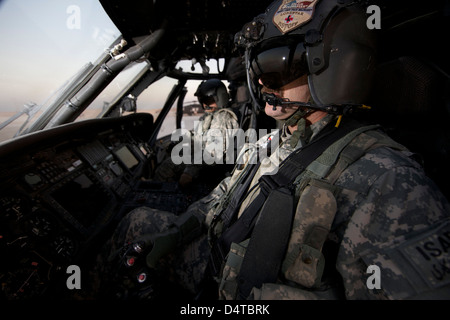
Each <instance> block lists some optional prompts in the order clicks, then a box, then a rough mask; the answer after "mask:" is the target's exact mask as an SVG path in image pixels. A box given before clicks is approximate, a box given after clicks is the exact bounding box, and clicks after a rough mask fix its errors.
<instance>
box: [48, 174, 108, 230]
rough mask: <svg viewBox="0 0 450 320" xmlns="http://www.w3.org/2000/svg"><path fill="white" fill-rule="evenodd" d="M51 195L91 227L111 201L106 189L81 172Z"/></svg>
mask: <svg viewBox="0 0 450 320" xmlns="http://www.w3.org/2000/svg"><path fill="white" fill-rule="evenodd" d="M51 197H53V199H55V200H56V202H58V203H59V204H60V205H61V206H62V207H63V208H64V209H65V210H66V211H67V212H69V213H70V214H71V215H72V216H73V217H74V218H75V219H77V220H78V222H80V223H81V224H82V225H84V226H85V227H89V226H90V225H91V224H92V222H93V221H94V220H95V219H96V218H97V217H98V215H99V213H100V212H102V210H103V209H104V208H105V206H106V204H107V202H108V201H109V196H108V194H107V193H106V191H104V190H102V189H101V188H100V187H99V186H98V185H96V184H95V183H94V182H93V181H92V180H91V179H90V178H89V177H88V176H87V175H85V174H81V175H79V176H78V177H76V178H75V179H73V180H71V181H70V182H68V183H66V184H65V185H63V186H62V187H61V188H59V189H57V190H55V191H54V192H53V193H52V194H51Z"/></svg>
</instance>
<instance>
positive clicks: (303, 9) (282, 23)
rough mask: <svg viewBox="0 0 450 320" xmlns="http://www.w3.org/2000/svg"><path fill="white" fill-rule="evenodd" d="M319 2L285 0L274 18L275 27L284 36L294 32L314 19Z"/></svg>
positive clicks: (312, 0) (315, 0) (311, 0)
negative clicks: (315, 8)
mask: <svg viewBox="0 0 450 320" xmlns="http://www.w3.org/2000/svg"><path fill="white" fill-rule="evenodd" d="M316 2H317V0H308V1H306V0H305V1H303V0H284V1H283V2H282V3H281V5H280V7H279V8H278V10H277V11H276V12H275V14H274V16H273V23H274V25H275V26H276V27H277V28H278V30H280V31H281V32H282V33H283V34H284V33H286V32H289V31H292V30H294V29H296V28H298V27H300V26H302V25H303V24H305V23H306V22H308V21H309V20H311V18H312V17H313V14H314V6H315V5H316Z"/></svg>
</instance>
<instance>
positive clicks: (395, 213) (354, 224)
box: [118, 115, 450, 299]
mask: <svg viewBox="0 0 450 320" xmlns="http://www.w3.org/2000/svg"><path fill="white" fill-rule="evenodd" d="M333 120H334V117H333V116H331V115H328V116H327V117H325V118H324V119H323V120H321V121H319V122H317V123H315V124H313V125H312V126H311V127H310V128H309V129H310V130H309V134H307V135H306V136H303V137H302V136H300V138H299V136H298V135H296V134H294V135H290V134H289V133H288V132H287V131H286V130H285V129H284V130H282V133H281V144H280V147H279V152H276V153H273V154H272V155H271V156H270V158H271V161H270V163H268V162H266V165H261V167H260V169H259V172H258V173H257V174H256V176H255V178H254V180H253V182H252V185H253V184H254V183H255V182H256V181H257V178H258V177H259V176H261V175H262V174H264V173H268V172H270V171H271V170H273V168H274V167H273V164H276V163H277V162H276V161H275V159H274V158H276V157H278V158H279V159H280V160H283V159H285V158H286V157H287V156H288V155H289V154H290V153H291V152H292V151H293V150H294V149H296V148H298V147H299V146H301V145H302V144H303V143H308V140H309V139H310V138H311V137H313V136H314V135H316V134H317V133H318V132H319V131H320V130H321V129H322V128H323V127H324V126H325V125H326V124H327V123H329V122H330V121H333ZM270 137H272V135H268V136H265V137H263V138H261V139H260V140H259V141H258V143H257V144H258V145H259V146H264V145H265V144H266V143H267V141H268V139H269V138H270ZM383 137H385V135H384V134H383V133H380V132H378V131H375V130H372V131H368V132H365V133H361V134H359V135H358V136H356V137H355V138H354V139H353V140H352V141H351V143H350V144H349V150H350V151H351V150H352V149H355V150H357V149H362V150H367V152H365V153H364V154H363V155H362V156H361V157H359V158H358V159H357V160H356V161H348V159H344V158H345V157H341V158H339V159H338V161H337V163H335V162H333V161H331V162H329V164H328V165H329V166H331V167H332V168H333V170H331V171H330V172H329V173H328V176H327V177H326V178H327V181H331V182H332V183H328V182H327V181H324V180H323V179H315V177H316V176H315V175H314V172H313V171H314V170H317V171H320V170H321V168H322V166H323V164H322V166H321V165H320V164H318V163H316V164H315V169H314V170H313V171H307V172H306V173H305V174H302V175H303V176H300V177H298V179H297V180H296V182H295V185H296V196H297V197H296V199H297V200H298V205H297V209H296V212H295V217H294V222H293V228H292V231H291V236H290V240H289V245H288V249H287V252H286V255H285V258H284V261H283V263H282V269H281V275H280V277H279V278H278V281H277V282H276V283H265V284H263V285H262V287H261V288H253V290H252V292H251V294H250V297H249V298H251V299H338V298H346V299H403V298H426V297H432V298H449V295H450V290H449V289H448V288H449V282H450V274H449V270H450V259H449V255H448V249H450V229H449V212H450V206H449V203H448V202H447V200H446V199H445V197H444V196H443V195H442V194H441V193H440V191H439V190H438V189H437V187H436V186H435V185H434V183H433V182H432V181H430V180H429V179H428V178H427V177H426V176H425V174H424V172H423V170H422V168H421V167H420V166H419V165H418V164H417V163H416V162H415V161H414V160H412V159H410V157H409V156H410V155H411V153H410V152H408V151H407V150H405V149H404V148H403V149H402V148H401V147H399V148H398V150H397V149H395V148H390V147H386V146H383V145H382V144H381V145H379V144H377V141H378V140H377V139H383ZM386 139H387V138H386ZM293 140H294V141H293ZM368 146H370V147H368ZM255 149H256V148H252V146H249V147H248V148H247V149H246V150H244V151H243V154H241V155H240V156H241V157H244V158H245V159H250V158H251V154H252V153H253V152H254V150H255ZM342 163H346V165H342ZM308 168H309V167H308ZM246 169H247V166H246V165H243V166H237V167H236V169H235V171H234V173H233V175H232V176H231V177H228V178H226V179H224V180H223V181H222V182H221V183H220V184H219V185H218V186H217V187H216V188H215V189H214V190H213V191H212V192H211V194H210V195H208V196H207V197H205V198H203V199H201V200H199V201H198V202H196V203H194V204H192V205H191V207H190V208H189V209H188V210H190V211H192V212H195V214H201V215H203V216H206V218H205V223H206V225H208V226H212V225H211V221H212V219H213V217H214V216H215V215H216V214H217V213H218V212H219V211H220V210H221V209H220V208H221V206H223V205H224V203H225V205H226V198H227V197H228V196H229V195H230V194H231V193H232V192H233V187H234V185H235V183H236V181H238V180H239V177H241V176H242V173H243V172H245V171H246ZM308 174H309V175H310V176H309V177H307V176H305V175H308ZM257 192H259V191H258V189H255V190H254V191H253V192H251V193H250V194H249V195H248V196H247V198H246V199H245V200H244V203H243V204H242V206H241V208H240V212H242V210H243V208H245V207H247V206H248V204H249V203H250V202H251V200H252V199H253V198H254V197H255V194H256V193H257ZM142 210H144V209H137V210H135V211H134V212H132V213H131V214H130V215H129V216H128V217H127V218H126V220H125V221H124V222H123V223H122V224H121V228H122V229H123V230H127V232H134V231H133V230H136V228H135V227H134V226H133V224H134V222H133V221H136V220H139V221H140V222H139V223H138V225H139V226H141V225H142V226H143V225H145V224H147V223H149V224H153V223H152V222H151V221H152V220H153V219H154V218H153V216H154V215H153V214H147V213H146V214H144V215H143V216H142V215H141V214H142V213H143V212H153V211H152V210H150V211H149V210H148V209H145V211H142ZM136 217H138V219H136ZM330 217H331V218H330ZM315 225H319V226H325V227H326V228H327V229H328V232H327V234H326V239H324V241H325V240H326V241H325V243H324V244H323V243H322V244H321V245H320V247H319V248H314V246H311V245H309V243H308V242H307V241H305V239H307V237H308V232H309V231H310V230H311V227H314V226H315ZM141 232H146V231H145V230H139V232H138V233H141ZM149 232H150V231H149ZM210 232H214V230H213V229H212V230H210ZM133 236H134V235H133ZM133 236H131V238H133ZM122 244H123V242H122V241H119V243H118V245H122ZM247 244H248V240H246V241H244V242H243V243H239V244H236V243H233V244H232V246H231V250H230V254H229V255H228V258H227V261H226V263H225V266H224V268H223V272H222V279H221V281H220V284H219V296H220V298H223V299H234V298H236V287H237V285H238V284H237V274H238V272H239V268H240V265H241V263H242V259H243V257H244V255H245V248H246V246H247ZM200 245H201V246H202V247H203V249H204V251H203V252H202V249H199V246H200ZM322 245H323V247H322ZM205 248H206V246H205V239H204V238H203V237H202V238H201V239H199V240H198V241H197V242H194V243H190V244H187V245H186V246H185V247H183V248H182V251H183V252H184V253H190V256H189V257H188V260H186V261H187V262H186V264H185V265H183V268H184V270H182V272H183V276H180V277H179V279H184V280H182V281H186V280H188V279H189V280H190V283H189V285H187V287H189V288H190V289H191V290H196V288H197V287H198V281H199V280H200V279H201V278H202V275H203V270H204V268H205V267H206V261H207V259H208V258H207V255H208V254H209V249H205ZM305 255H306V256H308V257H309V258H308V259H305ZM183 258H186V255H183ZM191 262H192V265H193V266H196V267H195V268H186V265H189V264H190V263H191ZM371 265H376V266H378V267H379V268H380V271H381V274H380V277H381V288H379V289H378V288H377V287H375V288H373V287H372V289H371V288H370V287H369V285H368V283H369V281H370V279H369V276H371V273H367V270H368V266H371ZM195 272H198V273H196V274H194V273H195ZM180 281H181V280H180Z"/></svg>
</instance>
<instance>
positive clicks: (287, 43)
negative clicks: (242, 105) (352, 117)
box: [235, 0, 376, 110]
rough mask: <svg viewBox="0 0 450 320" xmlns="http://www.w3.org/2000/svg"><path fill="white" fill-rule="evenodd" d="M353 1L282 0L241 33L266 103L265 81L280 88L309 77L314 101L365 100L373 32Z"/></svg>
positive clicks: (256, 92)
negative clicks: (264, 93) (262, 85)
mask: <svg viewBox="0 0 450 320" xmlns="http://www.w3.org/2000/svg"><path fill="white" fill-rule="evenodd" d="M365 11H366V10H364V8H363V6H362V5H360V4H359V3H358V1H354V0H308V1H303V0H277V1H274V2H273V3H272V4H271V5H270V6H269V7H268V8H267V10H266V12H265V13H264V14H261V15H259V16H257V17H256V18H254V19H253V21H251V22H249V23H247V24H246V25H245V26H244V28H243V29H242V31H241V32H239V33H238V34H237V35H236V38H235V41H236V44H237V46H238V47H244V48H245V50H246V51H245V57H246V69H247V77H248V80H249V86H250V88H251V90H252V93H253V97H254V98H255V100H256V101H255V102H256V103H257V104H259V105H260V107H264V105H265V103H264V102H263V100H262V96H261V92H260V91H261V90H260V88H261V86H260V85H259V83H258V82H259V81H261V82H262V83H263V84H264V86H266V87H268V88H271V89H278V88H280V87H282V86H284V85H286V84H288V83H290V82H292V81H293V80H295V79H297V78H299V77H301V76H302V75H305V74H307V75H308V85H309V89H310V91H311V97H312V104H313V105H315V106H316V107H319V109H321V107H323V109H324V110H327V108H326V106H329V105H345V104H350V105H353V104H354V105H358V104H365V103H366V101H365V100H366V99H367V97H368V95H369V93H370V88H371V83H372V78H373V75H374V69H375V64H376V61H375V60H376V59H375V58H376V57H375V55H376V41H375V35H374V34H373V33H374V31H372V30H369V29H368V28H367V26H366V20H367V14H366V12H365Z"/></svg>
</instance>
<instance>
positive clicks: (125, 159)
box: [116, 146, 139, 169]
mask: <svg viewBox="0 0 450 320" xmlns="http://www.w3.org/2000/svg"><path fill="white" fill-rule="evenodd" d="M116 155H117V157H118V158H119V160H120V161H122V163H123V164H124V165H125V166H126V167H127V168H128V169H132V168H134V167H135V166H136V165H137V164H138V163H139V161H138V160H137V159H136V157H135V156H134V155H133V154H132V153H131V151H130V150H129V149H128V147H127V146H123V147H122V148H120V149H118V150H117V151H116Z"/></svg>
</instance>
